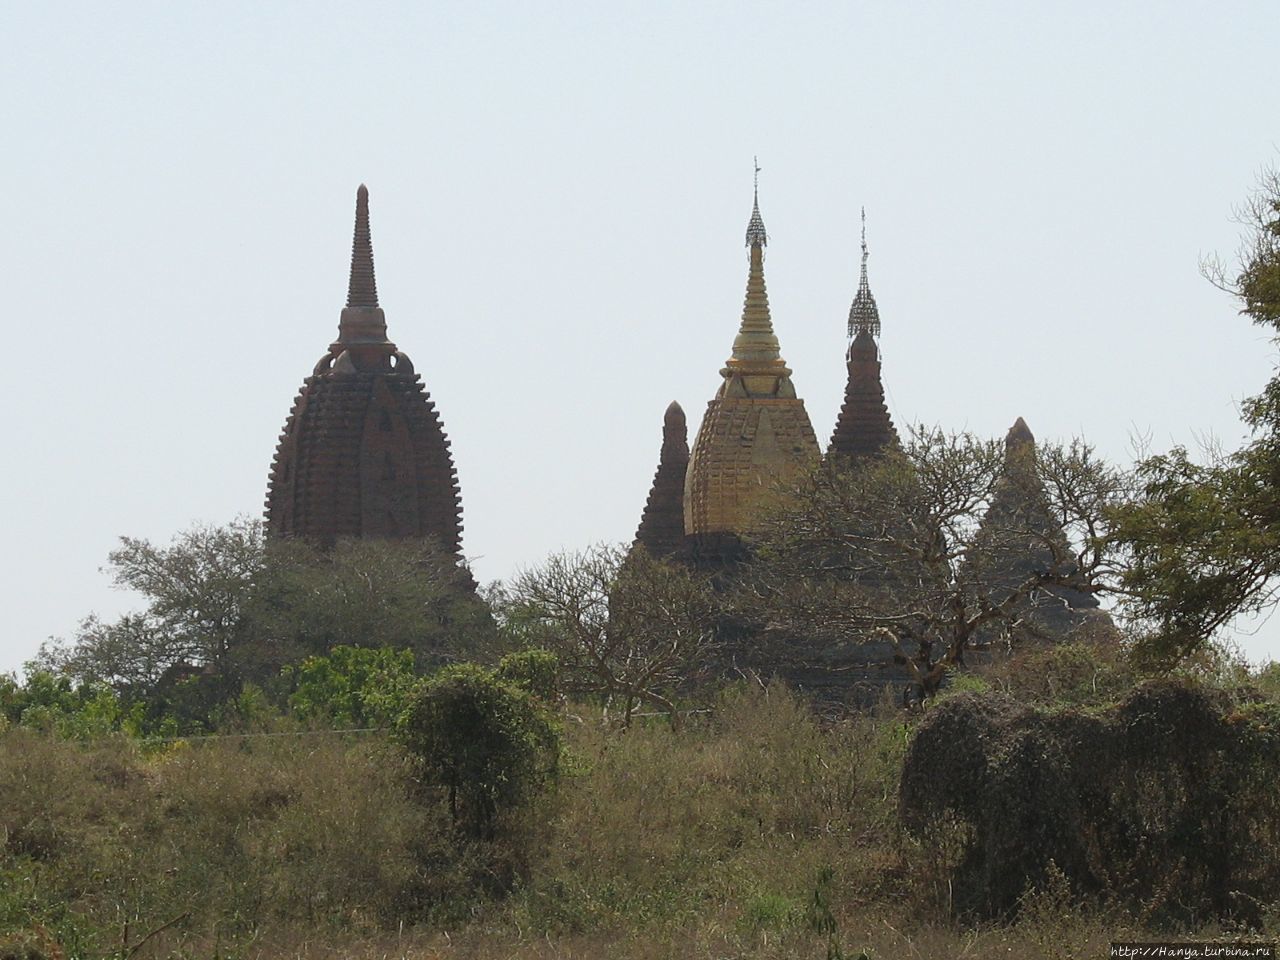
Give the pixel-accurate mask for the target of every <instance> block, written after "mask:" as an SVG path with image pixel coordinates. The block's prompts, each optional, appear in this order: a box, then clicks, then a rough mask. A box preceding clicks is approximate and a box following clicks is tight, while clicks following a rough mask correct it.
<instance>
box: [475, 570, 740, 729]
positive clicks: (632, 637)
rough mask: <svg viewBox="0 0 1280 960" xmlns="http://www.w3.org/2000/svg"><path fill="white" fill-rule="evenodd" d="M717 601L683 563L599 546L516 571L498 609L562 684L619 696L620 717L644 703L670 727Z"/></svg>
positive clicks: (706, 649)
mask: <svg viewBox="0 0 1280 960" xmlns="http://www.w3.org/2000/svg"><path fill="white" fill-rule="evenodd" d="M715 606H716V599H715V595H714V593H713V591H712V589H711V587H710V585H709V584H708V583H707V581H706V579H705V578H703V577H700V576H698V575H697V574H695V573H693V572H692V571H690V570H689V569H687V568H686V567H683V566H680V565H678V564H673V563H669V562H665V561H662V560H657V559H655V558H653V557H651V556H649V554H648V553H647V552H645V551H644V549H643V548H635V549H633V550H630V551H628V550H627V549H624V548H623V547H621V546H613V545H598V546H593V547H590V548H588V549H586V550H582V551H579V552H576V553H558V554H555V555H553V556H551V557H549V558H548V559H547V560H546V561H545V562H544V563H543V564H541V565H540V566H538V567H535V568H534V569H531V570H527V571H525V572H523V573H521V574H520V575H519V576H518V577H517V578H516V580H515V582H514V584H513V585H512V587H511V589H510V592H509V595H508V596H507V597H506V598H505V602H504V603H502V604H501V605H500V610H501V616H502V617H503V618H504V620H505V621H506V626H507V628H508V629H509V630H512V631H514V632H516V633H517V634H518V635H519V637H520V639H521V642H523V643H526V644H529V645H536V646H542V647H545V648H547V649H549V650H551V651H553V652H554V653H555V654H557V656H558V657H559V658H560V665H561V671H562V684H563V686H564V689H565V690H567V691H569V692H573V693H579V694H590V695H600V696H603V697H605V698H610V699H615V700H621V702H622V704H623V710H622V717H623V723H624V724H629V723H630V721H631V718H632V716H633V714H634V713H635V711H636V709H637V708H638V707H639V706H640V705H641V704H646V703H647V704H650V705H652V706H654V707H657V708H659V709H660V710H663V711H665V712H666V713H667V715H668V716H669V717H670V718H671V724H672V726H673V727H678V726H679V724H680V713H679V710H678V708H677V704H676V701H675V699H674V695H675V692H676V690H677V688H678V687H680V686H681V685H682V684H685V683H687V682H689V681H691V680H694V679H696V678H697V677H698V676H699V675H700V674H701V673H702V672H703V671H705V670H706V669H707V667H708V665H709V660H710V656H711V654H712V652H713V650H714V648H715V645H716V639H715V638H716V630H715Z"/></svg>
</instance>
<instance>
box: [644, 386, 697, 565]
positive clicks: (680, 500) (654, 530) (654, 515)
mask: <svg viewBox="0 0 1280 960" xmlns="http://www.w3.org/2000/svg"><path fill="white" fill-rule="evenodd" d="M688 468H689V429H688V426H687V425H686V424H685V418H684V409H683V408H682V407H681V406H680V404H678V403H676V402H675V401H674V400H673V401H671V405H670V406H669V407H667V412H666V414H665V415H664V416H663V418H662V453H661V454H660V455H659V457H658V470H657V472H656V473H654V475H653V486H652V487H651V488H650V489H649V500H648V502H647V503H646V504H645V507H644V514H643V515H642V516H641V517H640V528H639V529H638V530H636V540H635V542H636V543H637V544H639V545H641V546H643V547H644V548H645V549H646V550H648V551H649V553H650V555H652V556H655V557H670V556H674V555H676V554H678V553H680V551H681V550H682V549H683V547H684V476H685V472H686V471H687V470H688Z"/></svg>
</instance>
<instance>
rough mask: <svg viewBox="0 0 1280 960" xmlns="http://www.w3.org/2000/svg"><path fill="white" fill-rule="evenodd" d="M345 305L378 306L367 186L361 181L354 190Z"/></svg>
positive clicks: (371, 307) (367, 307)
mask: <svg viewBox="0 0 1280 960" xmlns="http://www.w3.org/2000/svg"><path fill="white" fill-rule="evenodd" d="M347 306H348V307H364V308H366V309H375V308H377V306H378V283H377V281H376V280H375V278H374V275H373V239H372V237H371V236H370V234H369V188H368V187H366V186H365V185H364V184H363V183H362V184H360V189H359V190H357V191H356V227H355V235H354V236H353V237H352V239H351V279H350V281H349V282H348V284H347Z"/></svg>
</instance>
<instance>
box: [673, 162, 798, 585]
mask: <svg viewBox="0 0 1280 960" xmlns="http://www.w3.org/2000/svg"><path fill="white" fill-rule="evenodd" d="M759 173H760V168H759V166H757V167H756V190H755V193H754V198H753V200H754V202H753V204H752V208H751V219H750V221H749V222H748V223H747V248H748V250H749V253H748V270H747V295H746V300H745V301H744V303H743V307H742V319H741V321H740V323H739V326H738V335H737V337H735V338H734V341H733V351H732V354H731V355H730V357H729V359H728V360H727V361H726V362H725V365H724V368H723V369H721V371H720V376H721V377H722V378H723V379H722V380H721V383H720V389H719V390H718V391H717V392H716V396H715V398H714V399H713V400H711V402H710V403H709V404H708V405H707V412H706V413H705V414H704V415H703V418H702V425H701V426H700V427H699V429H698V436H697V438H696V439H695V440H694V443H693V452H692V454H691V455H690V459H689V470H688V473H687V474H686V477H685V487H684V529H685V535H686V537H687V538H689V540H688V546H689V549H690V551H691V556H692V558H693V559H694V561H695V563H697V564H698V565H700V566H705V567H716V566H719V565H722V564H724V563H728V562H733V561H734V560H736V559H738V558H739V557H740V556H741V554H742V551H741V539H740V536H741V534H743V533H748V532H750V530H751V529H752V527H753V525H754V524H755V518H756V514H757V512H758V508H759V506H760V503H761V500H762V499H763V498H764V497H765V496H766V495H767V494H768V492H769V490H770V488H771V487H773V486H774V484H775V483H776V482H777V481H779V480H781V479H783V478H784V477H785V476H786V475H787V474H789V473H791V472H793V471H795V470H797V469H800V468H802V467H803V466H804V465H805V464H808V463H812V462H814V461H816V460H817V459H818V455H819V453H818V442H817V439H816V438H815V437H814V434H813V425H812V424H811V423H810V422H809V414H808V413H807V412H806V411H805V408H804V401H803V400H801V399H799V398H798V397H797V396H796V388H795V385H794V384H793V383H792V382H791V370H790V369H789V368H788V367H787V365H786V364H785V363H784V362H783V360H782V352H781V350H780V348H779V345H778V338H777V335H776V334H775V333H774V331H773V319H772V317H771V316H770V314H769V297H768V293H767V291H766V289H765V283H764V248H765V245H766V244H767V243H768V235H767V234H766V232H765V229H764V219H763V218H762V217H761V216H760V191H759Z"/></svg>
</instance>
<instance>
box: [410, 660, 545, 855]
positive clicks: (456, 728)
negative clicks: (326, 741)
mask: <svg viewBox="0 0 1280 960" xmlns="http://www.w3.org/2000/svg"><path fill="white" fill-rule="evenodd" d="M396 733H397V738H398V739H399V741H400V742H401V743H402V744H403V745H404V746H405V748H406V749H407V750H408V751H409V752H410V753H411V754H412V755H413V756H414V757H416V758H417V759H418V760H419V761H420V762H421V763H422V766H423V768H424V769H425V771H426V773H427V776H428V779H429V782H431V783H434V784H439V785H440V786H441V787H442V788H443V789H444V792H445V794H446V796H447V797H448V805H449V814H450V817H451V819H452V820H453V822H454V824H456V825H458V826H459V827H461V828H462V829H464V830H465V831H466V832H467V833H468V834H469V835H471V836H473V837H476V838H492V837H493V836H494V833H495V831H496V829H497V826H498V820H499V817H500V816H502V815H503V814H504V813H506V812H508V811H510V810H512V809H515V808H517V807H519V806H520V805H521V804H523V803H525V802H526V801H528V800H529V799H530V798H531V797H533V796H534V795H536V793H537V792H538V791H539V790H540V789H541V788H542V787H543V786H544V785H545V784H546V783H547V782H548V781H549V780H550V779H551V778H553V777H554V776H555V773H556V769H557V767H558V763H559V753H560V744H559V737H558V735H557V732H556V724H555V722H554V720H553V719H552V717H551V716H550V715H549V714H548V713H547V711H546V710H545V709H544V708H543V707H542V706H541V704H540V703H539V702H538V701H537V700H535V699H534V698H533V697H532V696H531V695H530V694H529V693H528V692H527V691H525V690H523V689H521V688H520V687H518V686H516V685H515V684H512V683H508V682H507V681H505V680H502V679H501V678H500V677H499V676H498V675H496V674H495V673H494V672H493V671H491V670H486V669H484V668H483V667H479V666H476V665H475V664H458V665H457V666H452V667H446V668H444V669H443V670H441V671H440V672H439V673H437V674H436V675H435V676H433V677H430V678H429V679H427V680H426V681H425V682H423V683H422V684H420V685H419V686H418V687H417V688H416V689H415V690H414V691H413V693H412V694H411V695H410V696H409V698H408V701H407V703H406V708H405V710H404V712H403V713H402V714H401V716H400V719H399V721H398V727H397V731H396Z"/></svg>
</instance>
